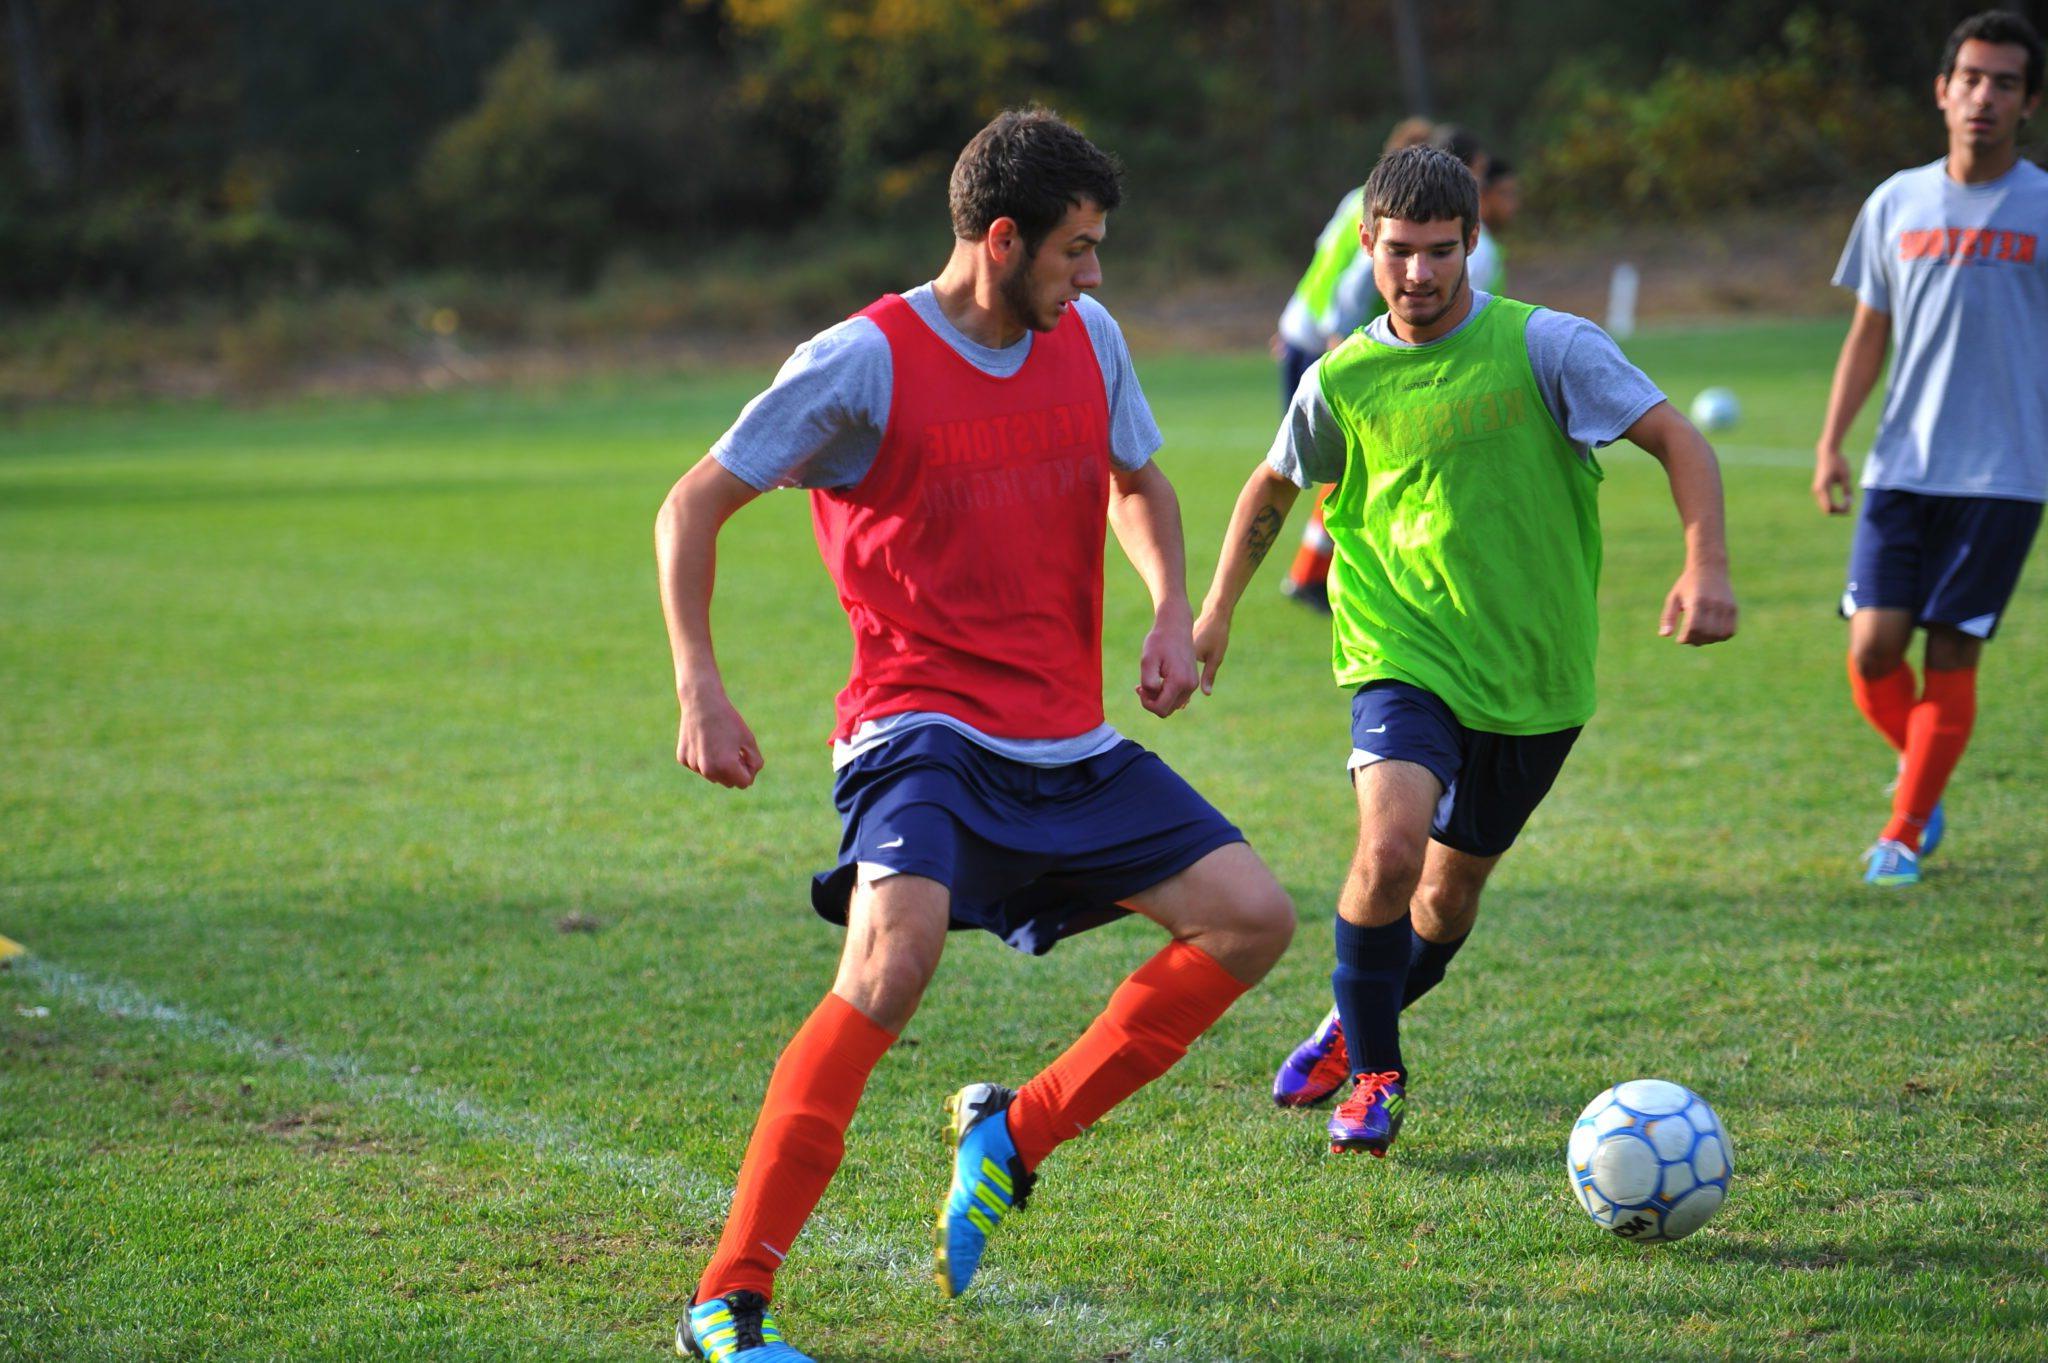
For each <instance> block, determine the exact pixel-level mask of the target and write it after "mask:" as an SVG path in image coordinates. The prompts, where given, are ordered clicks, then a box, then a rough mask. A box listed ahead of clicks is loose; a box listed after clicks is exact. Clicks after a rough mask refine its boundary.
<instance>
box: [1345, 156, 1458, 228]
mask: <svg viewBox="0 0 2048 1363" xmlns="http://www.w3.org/2000/svg"><path fill="white" fill-rule="evenodd" d="M1365 215H1366V221H1367V222H1368V223H1370V224H1371V225H1372V228H1373V233H1374V235H1378V233H1379V221H1380V219H1381V218H1399V219H1400V220H1401V221H1403V222H1441V221H1443V220H1444V219H1446V218H1456V219H1457V220H1458V230H1459V231H1460V232H1462V233H1463V234H1464V235H1465V236H1467V237H1470V236H1471V235H1472V226H1473V224H1474V223H1477V222H1478V221H1479V182H1478V181H1477V180H1475V179H1473V178H1472V172H1471V171H1469V170H1467V169H1466V168H1465V163H1464V162H1463V161H1460V160H1459V159H1458V158H1457V157H1455V156H1453V155H1451V154H1450V153H1449V152H1447V151H1438V150H1437V149H1436V148H1435V147H1403V148H1402V149H1401V150H1400V151H1394V152H1388V153H1387V154H1386V155H1385V156H1382V157H1381V158H1380V161H1379V164H1378V165H1376V166H1374V167H1373V168H1372V174H1371V175H1369V176H1367V177H1366V180H1365Z"/></svg>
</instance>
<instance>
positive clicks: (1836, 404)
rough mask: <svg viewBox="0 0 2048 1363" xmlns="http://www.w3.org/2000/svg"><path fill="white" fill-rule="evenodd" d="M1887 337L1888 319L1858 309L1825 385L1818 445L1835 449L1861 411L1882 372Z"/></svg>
mask: <svg viewBox="0 0 2048 1363" xmlns="http://www.w3.org/2000/svg"><path fill="white" fill-rule="evenodd" d="M1890 339H1891V319H1890V318H1888V317H1886V316H1885V315H1884V314H1883V313H1880V312H1871V311H1869V310H1867V309H1862V308H1859V309H1858V311H1857V314H1856V320H1855V321H1854V322H1852V323H1851V324H1850V327H1849V334H1848V336H1847V337H1846V338H1845V339H1844V340H1843V342H1842V353H1841V355H1840V356H1839V357H1837V358H1836V360H1835V378H1834V382H1833V383H1832V384H1831V385H1829V388H1828V410H1827V416H1826V418H1825V419H1824V420H1823V421H1822V423H1821V434H1820V448H1821V449H1822V450H1823V451H1827V452H1839V451H1840V450H1841V448H1842V441H1843V440H1844V439H1845V438H1847V436H1848V434H1849V427H1850V426H1852V425H1854V424H1855V421H1856V414H1857V413H1858V412H1860V411H1862V410H1863V404H1864V403H1865V402H1866V401H1867V400H1868V399H1869V397H1870V391H1871V389H1873V388H1875V387H1877V380H1878V376H1879V375H1880V374H1882V373H1883V372H1884V353H1885V348H1886V346H1887V345H1888V344H1889V342H1890Z"/></svg>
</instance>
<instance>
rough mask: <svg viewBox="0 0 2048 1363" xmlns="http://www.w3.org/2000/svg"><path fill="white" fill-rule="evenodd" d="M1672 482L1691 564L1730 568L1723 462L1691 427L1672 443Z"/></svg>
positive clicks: (1668, 471) (1667, 461)
mask: <svg viewBox="0 0 2048 1363" xmlns="http://www.w3.org/2000/svg"><path fill="white" fill-rule="evenodd" d="M1662 462H1663V464H1664V476H1665V477H1666V478H1667V479H1669V480H1670V483H1671V501H1672V504H1673V505H1675V506H1676V507H1677V508H1678V519H1679V523H1680V524H1682V525H1683V526H1684V527H1685V557H1686V561H1687V562H1690V563H1700V564H1709V565H1713V566H1716V567H1722V568H1725V567H1727V566H1728V523H1727V510H1726V503H1725V501H1724V499H1723V496H1722V492H1721V466H1720V461H1718V460H1717V459H1715V458H1714V451H1713V447H1712V446H1710V445H1708V444H1707V441H1706V437H1704V436H1702V435H1701V434H1700V433H1699V432H1697V431H1695V430H1692V429H1691V428H1690V427H1689V426H1688V427H1687V428H1686V431H1685V432H1684V434H1683V435H1681V436H1679V437H1678V438H1676V439H1674V440H1673V441H1672V442H1671V447H1670V448H1669V449H1668V450H1667V451H1666V453H1665V455H1664V457H1663V460H1662Z"/></svg>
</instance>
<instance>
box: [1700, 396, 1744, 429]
mask: <svg viewBox="0 0 2048 1363" xmlns="http://www.w3.org/2000/svg"><path fill="white" fill-rule="evenodd" d="M1740 420H1742V404H1741V403H1739V402H1737V401H1736V400H1735V394H1733V393H1731V392H1729V391H1728V390H1727V389H1726V388H1702V389H1701V390H1700V395H1699V396H1698V397H1696V398H1694V399H1693V400H1692V424H1693V425H1695V426H1697V427H1699V428H1700V429H1701V430H1703V431H1725V430H1727V429H1728V428H1729V427H1731V426H1733V425H1734V424H1735V423H1736V422H1738V421H1740Z"/></svg>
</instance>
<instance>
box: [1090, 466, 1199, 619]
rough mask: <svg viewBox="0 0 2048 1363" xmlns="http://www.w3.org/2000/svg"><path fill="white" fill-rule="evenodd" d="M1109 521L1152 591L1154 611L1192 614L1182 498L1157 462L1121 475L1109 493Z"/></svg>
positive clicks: (1118, 541) (1133, 565) (1146, 586)
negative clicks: (1157, 466)
mask: <svg viewBox="0 0 2048 1363" xmlns="http://www.w3.org/2000/svg"><path fill="white" fill-rule="evenodd" d="M1109 523H1110V526H1111V528H1112V529H1114V530H1115V531H1116V539H1117V543H1118V544H1120V545H1122V546H1123V551H1124V556H1125V557H1126V558H1128V559H1129V560H1130V561H1131V566H1132V567H1133V568H1135V569H1137V570H1138V577H1139V578H1140V579H1141V580H1142V581H1143V582H1144V584H1145V590H1146V591H1147V592H1150V593H1151V595H1152V609H1153V612H1154V613H1155V614H1162V613H1171V612H1179V613H1181V614H1190V613H1191V612H1190V609H1189V606H1188V553H1187V541H1186V539H1185V538H1184V537H1183V535H1182V532H1181V523H1180V498H1179V497H1178V496H1177V495H1175V493H1174V490H1173V484H1172V483H1171V482H1170V481H1169V480H1168V479H1167V477H1166V475H1165V474H1164V473H1161V472H1160V471H1159V470H1158V469H1157V468H1156V467H1155V466H1153V465H1151V464H1147V465H1146V466H1145V467H1144V468H1143V469H1140V470H1139V471H1138V473H1136V474H1133V475H1129V476H1126V477H1119V478H1118V479H1117V480H1116V482H1115V483H1114V484H1113V486H1112V489H1111V493H1110V499H1109Z"/></svg>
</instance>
